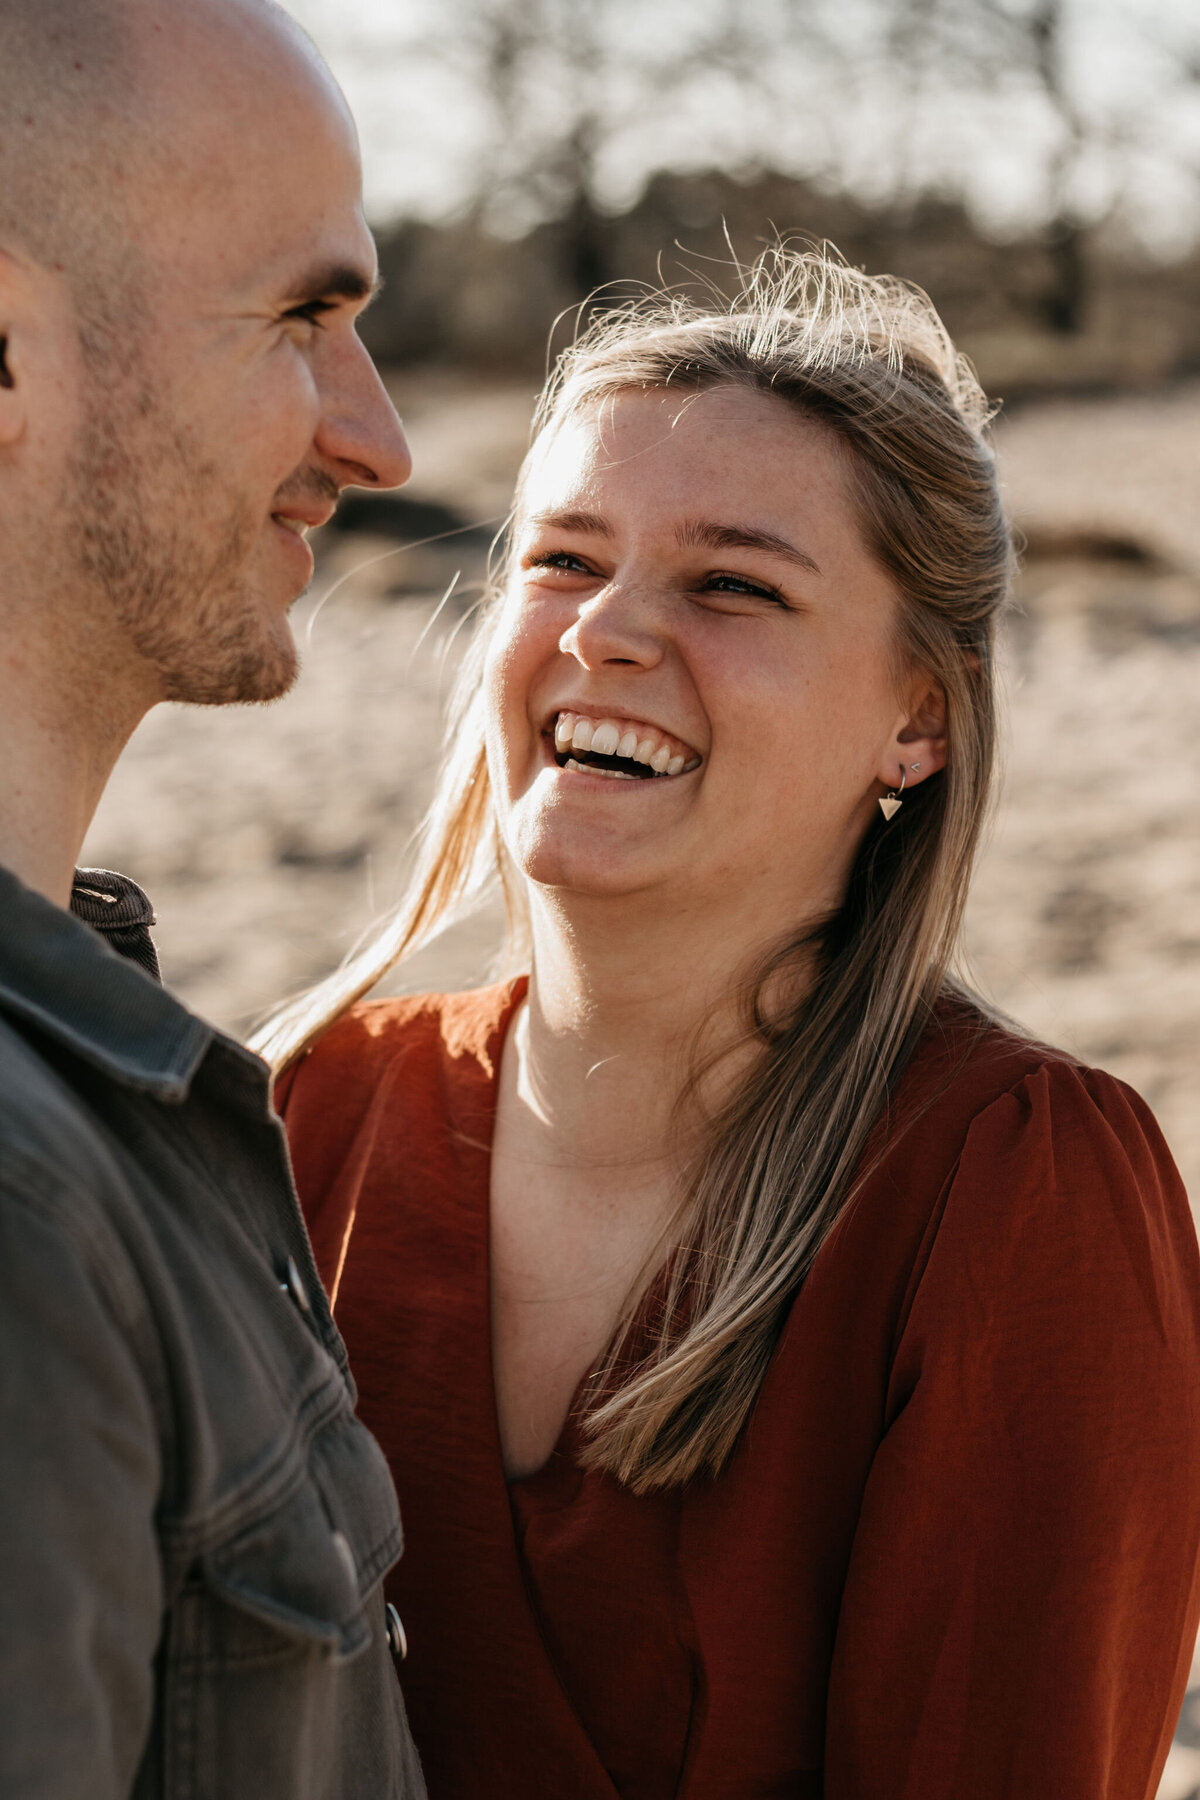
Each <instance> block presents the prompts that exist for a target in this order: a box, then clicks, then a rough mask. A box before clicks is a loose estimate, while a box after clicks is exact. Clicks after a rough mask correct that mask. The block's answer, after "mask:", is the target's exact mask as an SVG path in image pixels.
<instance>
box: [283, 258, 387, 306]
mask: <svg viewBox="0 0 1200 1800" xmlns="http://www.w3.org/2000/svg"><path fill="white" fill-rule="evenodd" d="M382 286H383V280H382V277H381V276H379V275H374V276H372V275H368V274H367V273H366V272H365V270H363V269H358V268H355V267H354V265H353V264H352V263H320V264H318V265H317V266H316V267H315V268H312V269H307V270H306V271H305V272H304V274H303V275H301V276H300V278H299V280H297V281H293V282H292V283H291V284H290V291H289V295H288V298H289V299H290V300H292V301H293V302H295V303H296V304H298V305H301V306H303V305H305V304H307V303H310V302H312V301H313V300H363V301H367V300H373V299H374V298H375V296H376V294H378V292H379V290H380V289H381V288H382Z"/></svg>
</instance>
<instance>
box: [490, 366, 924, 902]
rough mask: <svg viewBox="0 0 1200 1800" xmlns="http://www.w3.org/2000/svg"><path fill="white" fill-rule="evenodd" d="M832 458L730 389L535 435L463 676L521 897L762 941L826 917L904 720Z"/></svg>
mask: <svg viewBox="0 0 1200 1800" xmlns="http://www.w3.org/2000/svg"><path fill="white" fill-rule="evenodd" d="M846 456H847V452H845V451H844V450H843V449H842V447H841V445H840V444H839V442H838V441H837V439H836V438H834V436H833V435H832V434H831V433H830V432H829V431H828V430H827V429H826V428H825V427H823V426H822V425H820V424H818V423H815V422H813V421H811V420H809V419H806V418H804V417H803V416H801V415H800V414H799V413H798V412H797V411H796V410H795V409H794V408H793V407H791V406H789V405H788V404H787V403H786V402H784V401H782V400H779V399H776V398H775V397H773V396H768V395H762V394H757V393H753V392H750V391H747V390H744V389H740V388H732V387H731V388H721V389H712V390H708V391H705V392H703V393H701V394H699V395H691V396H688V395H678V394H675V393H673V392H662V391H655V392H651V393H641V392H627V393H622V394H620V395H618V396H617V397H616V398H615V399H614V400H610V401H607V402H605V403H604V404H603V405H602V406H598V407H595V408H593V409H591V410H589V411H588V412H587V413H585V414H584V415H582V416H580V417H576V418H574V419H571V420H568V421H566V422H564V424H562V425H561V426H560V427H558V428H557V429H556V430H553V431H551V432H548V433H547V434H546V435H545V436H544V437H543V439H542V440H541V442H540V443H539V445H538V446H537V447H536V448H535V451H534V454H533V458H532V461H531V465H530V467H529V469H528V471H527V477H526V481H525V484H524V487H523V491H522V495H521V504H520V510H519V514H518V518H517V522H516V533H515V548H514V559H513V571H512V575H511V579H510V581H509V584H508V589H507V592H506V594H505V596H504V599H503V603H502V607H501V612H500V615H499V617H498V620H497V623H496V627H495V634H494V637H493V639H492V642H491V646H490V650H489V657H488V666H487V675H486V682H487V692H488V703H489V734H488V736H489V743H488V753H489V764H490V768H491V772H492V779H493V784H494V789H495V792H496V796H497V807H498V810H499V815H500V820H501V829H502V832H503V834H504V838H505V842H506V844H507V846H508V848H509V850H510V852H511V854H512V855H513V857H514V859H515V861H516V863H517V865H518V867H519V868H521V869H522V870H523V872H524V873H525V874H526V875H527V876H528V877H529V879H530V880H531V881H533V882H535V883H539V884H544V885H546V886H548V887H552V888H556V889H559V890H563V891H565V892H567V893H573V894H578V895H580V896H583V895H592V896H608V897H613V898H615V897H618V896H640V897H642V898H643V899H647V898H648V899H655V900H661V901H667V902H669V903H670V905H671V906H672V907H692V906H702V907H704V908H706V909H709V910H712V909H716V910H717V911H718V912H724V911H729V910H730V909H731V908H736V910H737V912H738V914H739V916H740V917H743V918H744V917H746V916H748V915H750V914H753V915H755V916H756V917H758V918H759V920H760V924H761V928H762V929H764V930H766V929H770V928H773V927H774V926H776V925H782V926H786V925H788V924H791V923H794V922H795V920H796V918H797V915H798V913H799V914H804V913H807V912H809V911H811V910H821V909H823V908H825V907H827V906H828V905H829V904H831V903H832V902H833V901H835V900H836V898H837V896H838V895H839V894H840V892H841V888H842V885H843V883H844V880H845V876H846V872H847V870H848V867H849V863H850V860H851V858H852V856H853V852H854V849H855V847H856V845H857V843H858V842H859V840H860V839H861V836H862V834H863V831H864V830H865V829H866V827H867V825H868V824H869V823H870V821H871V819H872V817H873V816H874V808H875V802H876V798H877V796H878V792H879V787H878V784H879V782H880V781H886V782H888V783H889V784H891V783H894V782H895V780H896V779H897V776H898V768H897V764H896V761H895V754H894V738H895V735H896V733H897V732H898V731H899V730H900V729H901V727H902V726H903V725H904V723H905V719H906V717H907V714H906V707H905V696H904V695H902V694H901V693H900V692H898V688H897V676H896V665H897V658H896V655H895V599H894V595H893V592H892V589H891V587H890V584H889V582H888V580H887V578H886V576H885V575H884V573H883V571H882V570H881V569H880V567H879V566H878V564H877V563H876V562H875V561H874V559H873V558H872V557H871V556H870V555H869V554H868V552H867V550H866V548H865V546H864V543H863V539H862V534H861V531H860V528H859V524H858V520H857V517H856V513H855V510H854V505H853V501H852V499H851V495H850V491H849V487H848V483H847V462H846ZM564 715H570V717H566V718H564ZM581 720H582V721H583V722H584V724H583V729H582V730H580V727H579V721H581ZM556 726H557V727H558V742H557V744H556ZM614 734H615V738H614ZM568 737H569V738H570V743H568V742H567V739H568ZM592 740H594V742H593V741H592ZM589 744H590V746H591V747H590V748H587V746H588V745H589ZM580 745H582V746H585V748H584V749H583V750H582V752H581V753H580V754H572V752H573V751H575V750H576V747H577V746H580ZM634 746H636V747H634ZM572 762H574V763H575V764H576V765H577V766H575V767H571V766H570V764H571V763H572Z"/></svg>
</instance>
